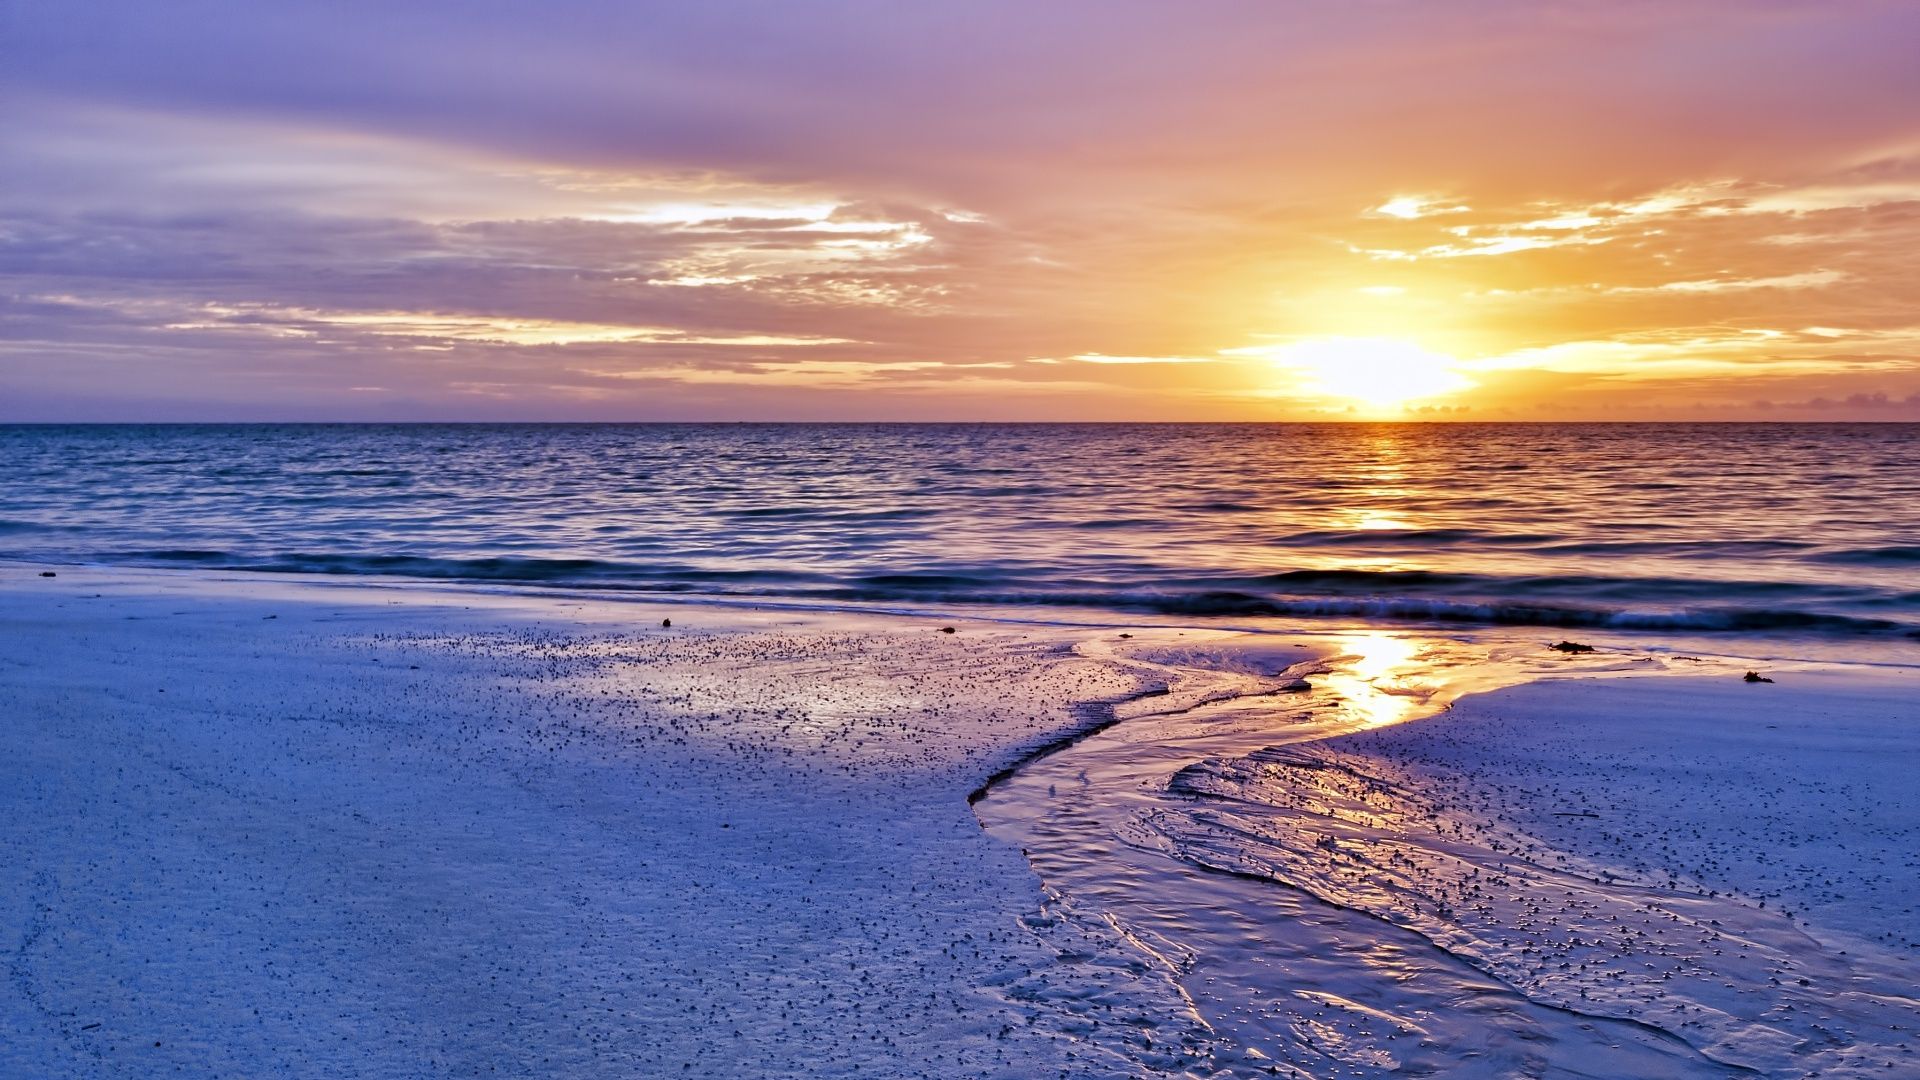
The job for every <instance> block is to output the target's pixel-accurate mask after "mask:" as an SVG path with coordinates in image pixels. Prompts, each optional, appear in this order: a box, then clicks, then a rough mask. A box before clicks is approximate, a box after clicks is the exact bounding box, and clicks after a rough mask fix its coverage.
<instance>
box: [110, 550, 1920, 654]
mask: <svg viewBox="0 0 1920 1080" xmlns="http://www.w3.org/2000/svg"><path fill="white" fill-rule="evenodd" d="M92 559H93V560H94V561H101V562H110V563H133V564H143V565H159V566H191V567H196V568H206V569H223V570H237V571H258V572H277V573H307V574H333V575H385V576H398V577H409V578H418V579H425V580H441V581H469V582H487V583H499V584H525V585H543V586H559V587H567V586H572V587H579V588H594V589H614V590H631V591H636V592H671V593H709V594H715V595H732V596H764V597H792V598H803V599H811V600H816V601H819V600H824V601H844V602H851V603H913V604H992V605H1000V606H1015V607H1027V606H1044V607H1067V608H1093V609H1103V610H1108V611H1128V612H1149V613H1153V614H1157V615H1165V616H1185V617H1240V618H1284V619H1324V618H1344V619H1372V620H1386V621H1396V622H1412V623H1441V624H1480V625H1490V626H1491V625H1504V626H1542V627H1557V628H1565V629H1579V628H1591V629H1617V630H1644V631H1674V632H1726V633H1740V632H1766V631H1776V632H1780V631H1793V632H1802V633H1814V634H1823V635H1824V634H1876V635H1885V634H1908V635H1913V636H1916V637H1920V622H1916V621H1902V620H1901V619H1900V618H1898V617H1897V616H1901V615H1904V614H1906V613H1907V612H1910V611H1913V610H1914V609H1915V608H1916V606H1920V605H1916V603H1915V600H1916V596H1915V595H1914V594H1911V593H1903V594H1898V595H1895V594H1891V593H1888V592H1887V591H1885V590H1873V589H1869V588H1866V587H1864V586H1861V587H1847V586H1838V585H1833V584H1801V583H1794V582H1752V581H1714V580H1706V579H1680V578H1631V577H1625V578H1608V577H1602V576H1597V575H1586V576H1582V575H1560V576H1509V577H1500V576H1494V575H1484V574H1471V573H1462V572H1443V571H1432V570H1358V569H1337V568H1335V569H1310V570H1291V571H1282V572H1277V573H1272V574H1264V575H1250V576H1240V577H1233V576H1217V577H1183V576H1180V575H1176V574H1172V573H1160V574H1157V575H1155V574H1153V573H1150V572H1148V571H1147V570H1146V569H1144V568H1143V569H1141V570H1140V571H1138V573H1139V575H1140V578H1141V580H1139V581H1126V580H1112V579H1106V580H1091V579H1083V578H1076V577H1073V576H1069V574H1068V573H1067V572H1066V570H1065V568H1047V567H1021V568H1019V569H1016V568H1014V567H1013V566H1011V565H1007V564H999V565H993V564H988V565H978V564H962V565H960V566H952V567H941V566H936V567H935V568H930V569H927V570H912V569H902V570H885V571H878V572H868V573H858V574H851V575H849V574H845V573H832V572H828V571H817V570H802V569H791V568H766V567H711V566H698V565H688V564H683V563H676V562H632V561H620V560H611V559H594V558H543V557H536V556H511V555H494V556H487V557H478V558H445V557H435V556H428V555H416V554H405V553H387V554H341V553H321V552H287V553H279V554H272V555H249V554H246V553H241V552H230V551H223V550H216V549H202V548H165V549H147V550H133V551H115V552H107V553H96V554H95V555H93V556H92Z"/></svg>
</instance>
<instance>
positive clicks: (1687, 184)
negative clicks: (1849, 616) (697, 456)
mask: <svg viewBox="0 0 1920 1080" xmlns="http://www.w3.org/2000/svg"><path fill="white" fill-rule="evenodd" d="M7 18H8V39H7V44H6V45H5V49H6V53H5V55H4V57H0V60H4V62H0V94H4V95H5V96H6V99H7V102H8V108H7V109H6V110H5V111H4V113H0V157H4V158H5V160H6V161H7V163H8V167H7V169H6V171H5V174H4V176H3V177H0V298H5V299H4V302H0V397H4V398H6V399H7V401H9V402H10V403H11V404H9V405H7V406H6V408H7V409H9V410H11V412H10V413H9V415H11V416H13V417H15V418H34V417H37V416H40V415H41V414H39V413H35V412H33V411H32V410H33V409H36V408H40V407H42V406H45V407H52V406H51V405H50V404H49V403H56V402H57V403H60V408H62V409H66V410H69V411H68V412H65V413H61V414H60V415H89V413H88V412H87V406H86V402H87V401H89V400H97V401H98V402H100V403H102V405H101V407H102V408H106V407H107V405H108V404H112V403H115V402H117V403H118V404H113V405H112V407H113V408H115V409H121V410H126V409H132V408H135V407H136V406H137V404H138V401H137V398H138V396H139V395H142V394H144V395H147V396H149V397H150V398H151V399H152V400H153V401H154V402H156V403H157V404H156V405H155V408H156V409H159V410H161V411H163V412H166V414H167V415H179V414H180V413H181V412H183V411H190V407H191V404H190V400H189V399H190V397H191V395H193V394H196V393H197V394H200V395H202V397H203V399H204V401H205V403H206V404H207V407H208V408H209V409H215V410H239V411H242V412H244V409H245V408H247V407H249V405H251V407H253V408H256V409H259V410H263V411H265V410H273V409H280V410H287V411H289V412H299V411H301V410H305V411H306V414H311V413H314V412H316V411H319V412H324V411H325V410H327V409H329V408H332V409H339V410H347V411H350V410H367V411H366V412H365V413H364V414H365V415H393V414H392V413H389V412H380V411H379V410H381V409H386V408H389V405H387V404H371V403H370V402H375V401H377V402H391V403H405V405H406V407H411V408H417V409H420V410H423V414H431V415H436V416H445V415H465V413H463V412H462V410H463V409H468V410H479V411H476V412H473V413H472V414H473V415H499V413H497V412H494V411H490V410H495V409H504V408H507V407H509V406H511V405H513V404H514V403H516V402H517V403H519V404H520V405H522V406H525V407H527V408H530V409H548V408H550V409H551V410H553V412H554V414H567V413H566V410H568V409H575V410H584V412H583V413H581V414H582V415H584V414H585V412H593V411H594V410H600V409H604V410H608V411H607V412H604V413H602V412H593V414H594V415H621V413H620V410H622V409H625V410H628V413H627V414H633V413H634V412H635V411H640V410H645V411H647V414H648V415H654V414H656V413H658V414H663V415H664V414H672V415H685V414H686V410H693V411H696V412H698V411H700V410H709V412H708V413H706V414H707V415H729V412H728V409H729V408H730V407H737V410H738V411H739V413H740V414H741V415H746V414H750V413H754V412H755V410H771V411H772V412H773V413H776V414H777V413H778V411H779V410H780V409H781V408H791V409H793V410H794V415H796V416H799V415H832V414H834V411H835V410H836V409H838V410H840V412H841V414H843V415H855V414H859V415H871V414H874V413H877V412H879V411H881V410H882V409H883V407H886V408H906V409H909V410H910V411H911V410H923V411H922V412H914V413H913V414H914V415H925V414H927V413H929V412H937V410H938V409H939V408H940V405H939V404H938V401H939V400H940V399H939V395H940V394H942V393H948V394H951V395H952V396H951V397H950V398H948V399H946V400H947V401H948V402H949V406H950V408H951V409H952V410H953V415H956V416H972V415H1013V414H1016V413H1018V414H1021V415H1031V414H1042V415H1057V410H1059V409H1060V408H1061V407H1062V405H1061V402H1062V401H1065V400H1068V399H1072V401H1073V408H1076V409H1078V410H1080V414H1081V415H1088V416H1095V415H1098V416H1129V417H1133V416H1166V417H1173V416H1178V417H1192V418H1212V417H1222V416H1232V417H1240V418H1258V417H1277V416H1284V415H1287V413H1286V412H1285V411H1284V410H1285V408H1286V405H1285V403H1284V395H1282V394H1278V393H1275V389H1276V387H1275V384H1274V383H1273V378H1274V376H1273V373H1272V371H1271V365H1266V366H1265V369H1264V370H1262V369H1261V366H1260V365H1255V364H1246V363H1237V362H1235V361H1234V359H1233V358H1232V357H1231V356H1230V355H1228V356H1223V352H1225V351H1228V350H1232V349H1235V348H1238V347H1242V346H1244V344H1245V343H1246V342H1248V341H1271V340H1289V341H1295V340H1308V339H1314V338H1343V337H1394V338H1398V339H1405V340H1410V341H1419V342H1421V343H1422V344H1423V345H1425V346H1426V347H1431V348H1434V349H1438V350H1442V351H1445V352H1448V353H1451V354H1453V355H1457V356H1460V357H1463V358H1476V357H1477V358H1481V359H1482V360H1485V361H1488V362H1489V363H1490V365H1491V366H1489V367H1488V368H1486V371H1485V373H1486V375H1487V379H1486V383H1485V385H1484V386H1482V387H1481V388H1479V389H1476V390H1475V391H1474V393H1475V394H1477V395H1478V394H1484V395H1485V401H1486V402H1487V403H1489V406H1491V404H1493V403H1498V404H1499V406H1500V407H1501V408H1514V409H1519V408H1522V407H1523V405H1524V403H1523V402H1521V401H1520V400H1519V395H1521V394H1522V393H1523V392H1532V391H1531V390H1529V388H1530V387H1532V388H1535V389H1537V390H1538V392H1540V393H1541V394H1543V395H1547V394H1557V393H1560V392H1561V391H1562V390H1563V389H1564V386H1565V383H1564V382H1556V381H1555V380H1592V381H1593V382H1594V383H1596V384H1597V383H1600V382H1610V383H1617V384H1627V383H1631V384H1633V385H1634V386H1635V387H1636V388H1638V390H1639V391H1640V392H1641V393H1643V394H1644V395H1646V396H1648V397H1649V398H1653V399H1659V398H1660V397H1661V395H1662V394H1664V393H1666V390H1664V389H1661V388H1662V387H1666V388H1671V389H1672V392H1673V393H1674V394H1676V395H1678V394H1682V393H1684V394H1686V395H1689V396H1690V398H1699V397H1700V396H1701V395H1702V394H1705V395H1706V397H1707V398H1708V399H1711V400H1721V399H1724V400H1727V401H1735V400H1737V401H1751V400H1754V399H1755V398H1756V397H1757V396H1758V390H1757V385H1758V384H1756V383H1754V382H1753V380H1756V379H1758V380H1762V381H1763V382H1764V381H1765V380H1769V379H1776V378H1788V377H1791V378H1802V377H1803V376H1804V377H1806V378H1814V377H1816V376H1817V375H1818V374H1819V373H1818V372H1817V371H1816V370H1815V369H1822V370H1824V371H1825V373H1826V377H1828V378H1830V380H1833V381H1834V382H1833V384H1832V385H1827V384H1822V385H1821V386H1820V387H1819V388H1818V389H1810V390H1807V391H1806V392H1805V393H1804V394H1802V395H1801V396H1800V397H1798V398H1796V399H1795V400H1805V401H1811V400H1813V399H1814V398H1816V397H1825V398H1826V399H1828V400H1832V401H1836V402H1844V401H1847V400H1848V399H1849V398H1850V397H1851V396H1852V395H1854V394H1855V393H1867V394H1869V395H1871V394H1872V393H1877V392H1881V391H1882V390H1883V389H1884V390H1885V392H1887V393H1889V394H1893V397H1894V399H1895V400H1898V399H1900V395H1899V394H1895V393H1894V390H1895V389H1897V388H1898V387H1897V385H1896V383H1894V382H1891V381H1884V380H1888V379H1892V378H1894V377H1895V374H1897V372H1898V365H1899V364H1901V363H1905V362H1907V361H1908V360H1910V359H1911V358H1912V357H1913V356H1915V355H1916V351H1917V350H1920V345H1916V343H1915V342H1914V341H1912V340H1911V339H1910V338H1909V337H1906V336H1903V335H1904V334H1905V330H1904V329H1903V328H1904V327H1905V326H1906V325H1907V324H1908V323H1910V322H1911V312H1912V311H1913V310H1914V309H1915V305H1916V304H1920V267H1916V264H1915V258H1916V255H1915V253H1916V252H1917V251H1920V151H1916V146H1920V144H1916V142H1915V140H1914V132H1913V127H1912V116H1911V109H1910V107H1909V104H1908V103H1910V102H1911V101H1913V100H1915V99H1916V97H1920V70H1917V69H1916V67H1915V65H1913V64H1912V63H1911V56H1910V55H1909V54H1910V51H1911V50H1910V48H1908V47H1907V45H1908V43H1909V42H1911V41H1912V40H1913V38H1914V34H1915V33H1916V32H1917V31H1920V13H1916V12H1915V11H1914V10H1913V9H1912V7H1911V5H1899V4H1891V3H1879V2H1873V0H1856V2H1842V3H1836V4H1827V5H1808V4H1797V3H1785V2H1779V3H1775V2H1759V3H1732V2H1718V3H1715V2H1707V0H1674V2H1670V3H1652V2H1639V0H1629V2H1623V3H1620V4H1610V5H1607V6H1606V8H1605V10H1601V9H1599V8H1594V7H1591V6H1583V5H1574V4H1558V3H1554V4H1537V5H1513V4H1506V3H1496V2H1492V0H1463V2H1461V3H1457V4H1447V5H1432V4H1425V3H1416V2H1412V0H1381V2H1380V3H1374V4H1366V5H1280V6H1274V5H1269V4H1262V3H1255V2H1252V0H1229V2H1228V3H1226V4H1224V5H1213V6H1208V7H1207V8H1205V9H1196V8H1192V7H1190V6H1180V5H1161V4H1147V3H1120V4H1112V3H1094V2H1090V0H1063V2H1062V3H1058V4H1047V5H1030V4H1027V5H1016V4H1011V3H1005V2H1001V0H988V2H986V3H982V4H972V5H964V6H941V5H897V4H882V3H877V2H873V3H869V2H864V0H863V2H855V0H832V2H828V3H823V4H818V5H810V6H809V7H808V8H807V9H805V10H804V11H802V10H801V9H798V8H795V7H793V6H792V5H787V4H775V3H772V2H770V0H768V2H746V0H721V2H718V3H714V4H701V5H679V6H672V5H633V4H628V3H615V2H613V0H582V2H580V3H577V4H569V5H567V6H566V7H565V9H564V12H563V13H559V14H556V13H555V12H553V11H549V10H535V9H532V8H527V7H520V6H514V5H497V4H477V5H476V4H470V3H459V4H455V3H453V2H452V0H422V2H420V3H414V4H405V5H394V4H389V3H374V2H372V0H331V2H327V3H320V2H317V0H314V2H308V0H286V2H283V3H275V4H242V3H238V2H237V0H236V2H223V0H187V2H185V3H181V4H172V5H152V4H134V3H131V2H127V0H103V2H101V3H96V4H89V5H84V10H81V9H77V8H75V7H74V6H73V5H71V4H57V3H52V2H49V0H17V2H16V3H14V4H12V5H11V6H10V7H9V8H8V15H7ZM1836 70H1844V71H1845V73H1846V77H1845V78H1836V77H1835V76H1834V72H1835V71H1836ZM1794 327H1825V328H1829V329H1832V330H1833V331H1834V334H1831V335H1826V336H1823V335H1821V334H1815V333H1812V332H1810V331H1806V332H1803V331H1800V330H1794V329H1791V328H1794ZM1760 331H1774V332H1778V333H1779V334H1781V335H1782V336H1781V337H1779V338H1776V339H1762V338H1760V337H1757V336H1756V334H1757V333H1758V332H1760ZM1876 335H1878V336H1876ZM1033 357H1042V358H1054V359H1061V358H1065V359H1066V360H1067V361H1068V362H1065V363H1043V362H1034V361H1031V360H1030V359H1029V358H1033ZM1498 358H1506V359H1505V360H1503V361H1502V362H1501V363H1498V364H1493V363H1492V361H1494V360H1495V359H1498ZM1201 359H1209V360H1211V361H1212V362H1206V363H1201V362H1197V361H1199V360H1201ZM1522 361H1525V362H1527V363H1536V364H1537V365H1539V366H1538V368H1537V369H1536V370H1529V369H1527V368H1525V367H1523V366H1522V364H1521V362H1522ZM1608 364H1613V365H1614V366H1613V367H1611V368H1609V367H1607V365H1608ZM1823 366H1824V367H1823ZM1890 373H1894V374H1890ZM1899 377H1905V376H1904V375H1900V376H1899ZM1874 379H1881V380H1883V382H1881V383H1873V382H1871V381H1870V380H1874ZM1529 380H1532V381H1529ZM1716 380H1717V381H1716ZM1847 380H1854V383H1853V384H1848V383H1847ZM1843 384H1844V385H1843ZM1582 385H1586V384H1582ZM1769 385H1771V384H1769ZM1702 386H1705V387H1706V389H1704V390H1703V389H1702ZM1067 387H1071V388H1073V389H1072V390H1070V391H1069V390H1065V389H1063V388H1067ZM1283 389H1284V388H1283ZM762 391H764V392H762ZM1768 392H1769V393H1771V392H1772V391H1771V390H1769V391H1768ZM1796 393H1799V392H1798V391H1796ZM89 395H92V397H91V398H90V397H89ZM129 395H133V396H129ZM862 395H878V396H872V397H863V396H862ZM1023 395H1024V396H1023ZM1501 395H1509V398H1502V397H1501ZM1675 400H1678V398H1675ZM1480 401H1481V399H1480V398H1476V399H1475V403H1474V407H1475V408H1476V410H1481V405H1480ZM35 402H38V403H40V404H39V405H35V404H33V403H35ZM23 403H24V404H23ZM290 403H291V404H290ZM476 403H481V404H476ZM483 406H484V407H483ZM391 407H392V408H399V407H400V405H399V404H393V405H392V406H391ZM1622 407H1624V406H1622ZM1859 408H1861V409H1868V410H1871V407H1869V406H1865V405H1862V406H1859ZM168 410H174V411H168ZM1482 411H1483V410H1482ZM1841 411H1844V410H1841ZM1883 412H1884V410H1880V411H1874V415H1881V414H1882V413H1883ZM356 414H358V413H356ZM1478 414H1479V413H1478V412H1476V415H1478ZM222 415H228V414H227V413H222ZM1635 415H1639V413H1636V414H1635Z"/></svg>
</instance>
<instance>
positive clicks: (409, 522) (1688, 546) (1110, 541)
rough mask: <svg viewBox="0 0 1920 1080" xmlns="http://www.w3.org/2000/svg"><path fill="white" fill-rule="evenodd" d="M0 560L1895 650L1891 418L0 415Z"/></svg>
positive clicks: (1897, 439)
mask: <svg viewBox="0 0 1920 1080" xmlns="http://www.w3.org/2000/svg"><path fill="white" fill-rule="evenodd" d="M0 462H4V466H3V467H0V557H4V558H7V559H12V560H31V561H41V562H56V563H107V564H130V565H140V566H163V567H203V568H221V569H226V570H241V571H245V570H256V571H278V572H303V573H317V574H378V575H399V576H403V577H412V578H431V579H451V580H463V581H485V582H492V583H527V584H534V583H537V584H539V585H541V586H543V587H548V588H553V587H574V586H577V587H591V588H594V589H622V590H636V591H641V592H651V593H699V594H719V595H733V596H756V597H783V598H807V599H811V600H816V601H821V600H824V601H842V602H872V603H891V604H922V605H943V606H951V605H957V604H973V603H980V604H993V605H998V606H1003V607H1004V606H1008V605H1013V606H1025V605H1035V606H1046V607H1052V608H1062V607H1065V608H1082V609H1086V608H1096V609H1103V610H1106V611H1115V612H1144V613H1153V614H1157V615H1162V616H1202V615H1229V616H1244V617H1258V616H1278V617H1285V618H1299V619H1316V618H1341V619H1349V620H1350V619H1369V620H1384V621H1391V622H1406V623H1414V624H1443V625H1449V626H1459V625H1463V624H1480V625H1528V626H1545V627H1565V628H1581V627H1588V628H1613V629H1626V630H1679V631H1688V632H1708V633H1741V632H1791V633H1795V634H1817V635H1823V636H1825V635H1873V636H1881V637H1892V638H1898V637H1904V636H1920V425H1911V424H1764V425H1763V424H1751V425H1750V424H1511V425H1501V424H1486V425H1482V424H1379V425H1374V424H1327V425H1302V424H1275V425H1265V424H1245V425H1190V424H1165V425H1161V424H1057V425H1054V424H900V425H887V424H845V425H841V424H644V425H548V424H524V425H522V424H473V425H75V426H55V425H48V426H40V425H18V426H6V427H0Z"/></svg>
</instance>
